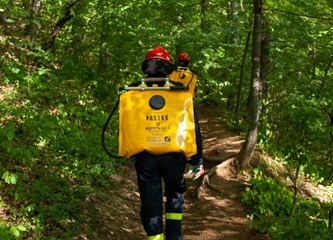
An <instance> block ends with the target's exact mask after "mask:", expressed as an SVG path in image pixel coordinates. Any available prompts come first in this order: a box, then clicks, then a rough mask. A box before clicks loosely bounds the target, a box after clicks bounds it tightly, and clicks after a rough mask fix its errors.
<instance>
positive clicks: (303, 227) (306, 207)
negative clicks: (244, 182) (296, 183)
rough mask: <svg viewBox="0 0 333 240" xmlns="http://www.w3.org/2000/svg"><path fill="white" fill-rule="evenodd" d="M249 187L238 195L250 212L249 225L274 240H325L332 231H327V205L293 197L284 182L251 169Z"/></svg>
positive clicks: (331, 234) (332, 235)
mask: <svg viewBox="0 0 333 240" xmlns="http://www.w3.org/2000/svg"><path fill="white" fill-rule="evenodd" d="M250 183H251V185H252V186H251V187H248V188H246V191H245V192H243V193H242V201H243V202H244V203H245V204H246V205H247V206H249V207H250V208H251V209H252V213H251V214H250V215H249V216H248V217H249V219H250V226H251V227H252V228H254V229H256V230H259V231H260V232H262V233H263V232H268V233H269V234H270V235H271V237H272V238H273V239H278V240H286V239H290V240H302V239H304V240H306V239H311V240H329V239H333V231H332V230H330V229H329V228H328V211H329V209H330V208H332V204H331V203H320V202H319V201H318V200H316V199H312V198H309V199H305V198H303V197H301V196H297V199H296V201H294V192H293V191H292V190H291V189H290V188H289V187H288V186H286V184H285V182H283V181H281V180H278V179H276V178H273V177H269V176H266V175H265V174H264V173H263V171H261V170H255V171H254V176H253V178H252V179H251V180H250Z"/></svg>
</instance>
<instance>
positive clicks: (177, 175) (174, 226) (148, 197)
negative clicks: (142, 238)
mask: <svg viewBox="0 0 333 240" xmlns="http://www.w3.org/2000/svg"><path fill="white" fill-rule="evenodd" d="M185 163H186V159H185V157H184V155H183V154H182V153H168V154H163V155H152V154H149V153H147V152H142V153H140V154H137V155H136V156H135V168H136V172H137V180H138V186H139V192H140V199H141V210H140V217H141V222H142V225H143V227H144V229H145V231H146V233H147V235H148V236H156V235H159V234H163V192H162V191H163V190H162V179H163V181H164V183H165V196H166V203H165V236H166V239H167V240H180V239H181V220H182V208H183V205H184V194H183V193H184V192H185V191H186V183H185V178H184V167H185Z"/></svg>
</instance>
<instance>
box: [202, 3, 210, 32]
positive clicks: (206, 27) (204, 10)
mask: <svg viewBox="0 0 333 240" xmlns="http://www.w3.org/2000/svg"><path fill="white" fill-rule="evenodd" d="M208 7H209V0H202V2H201V11H202V18H201V30H202V32H204V33H207V32H209V24H208V17H207V13H208Z"/></svg>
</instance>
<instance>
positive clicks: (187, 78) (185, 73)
mask: <svg viewBox="0 0 333 240" xmlns="http://www.w3.org/2000/svg"><path fill="white" fill-rule="evenodd" d="M169 79H170V80H172V81H175V82H180V83H182V84H183V85H184V86H186V87H188V88H189V92H190V93H191V94H192V97H193V98H194V96H195V86H196V82H197V75H195V74H194V73H192V72H191V71H190V70H177V71H173V72H172V73H171V74H170V75H169Z"/></svg>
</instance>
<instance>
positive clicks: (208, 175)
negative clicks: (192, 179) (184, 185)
mask: <svg viewBox="0 0 333 240" xmlns="http://www.w3.org/2000/svg"><path fill="white" fill-rule="evenodd" d="M235 161H237V159H236V158H235V156H232V157H230V158H228V159H227V160H225V161H223V162H222V163H220V164H218V165H216V166H214V167H213V168H211V169H210V170H209V171H208V172H207V173H206V174H205V175H204V177H203V180H202V183H201V185H200V187H199V188H198V191H197V198H198V199H202V198H203V194H204V191H205V189H206V188H209V189H211V190H213V191H216V192H218V193H221V191H220V190H219V189H218V188H216V187H215V186H213V185H212V184H211V183H210V179H211V178H212V177H213V176H214V175H215V173H216V170H217V169H218V168H223V167H225V166H227V165H229V164H232V163H233V162H235Z"/></svg>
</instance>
